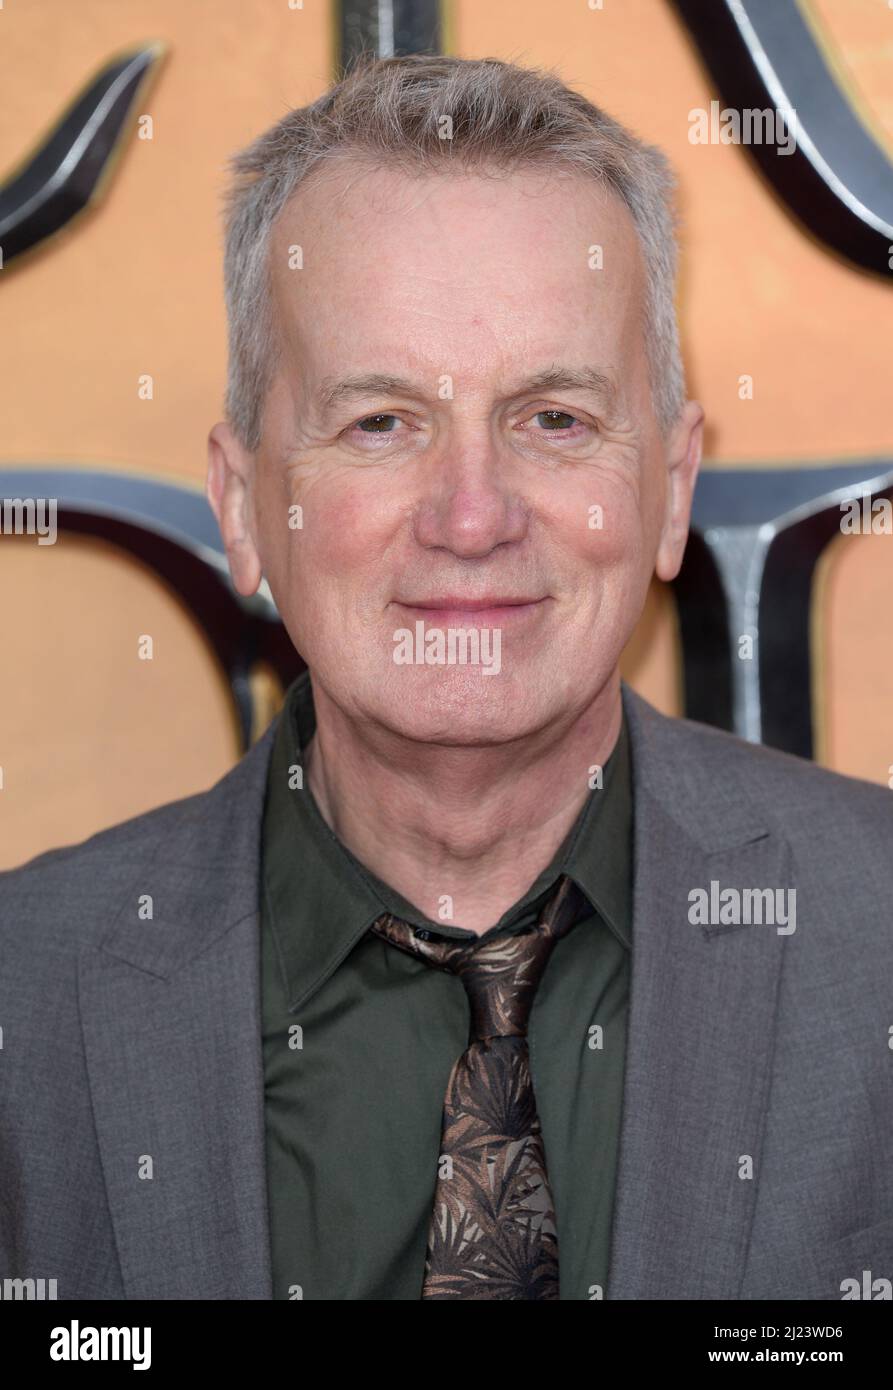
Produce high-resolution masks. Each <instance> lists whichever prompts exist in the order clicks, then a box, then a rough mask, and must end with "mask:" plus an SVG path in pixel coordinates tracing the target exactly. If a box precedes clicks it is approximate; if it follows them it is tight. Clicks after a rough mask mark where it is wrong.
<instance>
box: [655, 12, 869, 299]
mask: <svg viewBox="0 0 893 1390" xmlns="http://www.w3.org/2000/svg"><path fill="white" fill-rule="evenodd" d="M673 3H674V4H675V7H676V9H677V10H678V11H679V14H680V15H681V16H682V18H683V20H684V21H685V24H686V25H687V27H688V29H689V31H690V32H691V34H692V37H693V38H694V40H695V43H696V44H697V46H698V48H699V49H700V51H701V55H702V57H703V58H704V61H705V62H706V64H707V67H708V69H709V71H710V73H711V75H712V77H713V79H714V81H715V82H716V85H717V87H718V89H719V91H720V92H721V94H722V97H723V101H724V103H725V104H726V105H727V106H728V107H729V108H731V109H733V110H736V111H744V110H748V109H750V110H765V109H767V108H769V109H770V110H773V111H785V110H791V109H793V110H794V111H795V112H796V124H795V127H794V129H795V133H796V148H795V149H794V151H793V153H791V154H784V155H780V154H778V152H777V146H775V145H772V144H751V145H749V146H748V149H749V151H750V154H751V156H752V157H753V158H754V159H755V160H756V162H757V164H758V165H759V167H760V169H761V170H762V172H763V174H764V175H765V176H766V178H767V179H768V180H769V182H770V183H771V184H772V186H773V188H774V189H775V191H776V193H778V195H779V196H780V197H781V198H782V200H783V201H784V202H785V203H786V204H787V206H788V208H789V209H790V210H791V211H792V212H793V213H794V214H795V215H796V216H797V217H798V218H799V220H800V221H801V222H802V223H803V225H804V226H805V227H806V228H808V230H809V231H811V232H812V233H813V234H814V235H815V236H817V237H819V238H820V239H821V240H822V241H823V242H825V244H826V245H827V246H830V247H831V248H833V250H835V251H838V252H840V254H841V255H843V256H846V258H847V259H848V260H850V261H852V262H853V263H854V264H856V265H858V266H861V267H863V269H865V270H871V271H874V272H876V273H878V274H881V275H884V276H886V277H888V278H889V276H890V274H891V267H890V255H891V251H890V248H891V245H893V164H891V162H890V158H889V156H888V155H887V153H886V152H885V150H884V149H883V148H882V147H881V145H879V144H878V142H877V141H876V140H875V139H874V138H873V137H872V135H871V134H870V133H869V131H868V130H867V128H866V127H865V125H864V124H863V123H862V121H861V120H860V119H859V117H858V116H857V114H856V112H855V110H854V109H853V107H852V105H851V104H850V102H849V101H848V100H847V98H846V95H845V94H844V93H843V92H842V91H841V90H840V87H839V86H838V84H837V82H836V80H835V78H834V75H833V74H832V72H831V70H830V68H829V67H828V64H827V63H826V62H825V59H824V57H823V56H822V53H821V51H820V49H819V46H818V45H817V43H816V41H815V38H814V37H813V34H812V31H811V30H810V28H809V26H808V25H807V23H806V21H805V20H804V18H803V15H802V13H801V11H800V9H799V7H798V5H797V4H796V3H795V0H673Z"/></svg>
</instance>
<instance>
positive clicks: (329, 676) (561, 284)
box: [224, 165, 700, 744]
mask: <svg viewBox="0 0 893 1390" xmlns="http://www.w3.org/2000/svg"><path fill="white" fill-rule="evenodd" d="M295 246H299V247H300V248H301V256H302V260H303V268H301V269H297V268H291V266H290V259H291V262H292V264H294V262H295V261H296V259H297V257H296V256H295V255H294V253H293V252H291V255H290V248H294V247H295ZM594 248H601V249H600V252H598V251H596V250H594ZM599 265H600V266H601V267H603V268H598V267H599ZM271 268H272V269H271V273H272V286H273V293H274V297H275V305H276V313H277V318H278V324H279V332H280V335H281V342H282V355H281V360H280V365H279V370H278V373H277V376H276V379H275V382H274V384H273V386H272V388H271V390H270V393H269V395H268V398H267V402H266V407H265V414H264V433H263V439H262V443H261V446H260V448H259V450H258V453H257V455H256V457H255V458H254V459H251V460H250V462H247V463H246V461H245V460H243V461H242V464H241V465H240V471H242V473H243V477H244V480H245V491H244V499H245V500H244V514H245V527H246V530H247V549H248V551H250V552H252V553H255V554H256V557H257V564H258V565H260V566H262V568H263V572H264V574H265V575H266V578H267V580H268V582H269V584H270V588H271V590H272V592H273V595H274V597H275V600H276V603H277V605H278V607H279V611H280V613H281V616H282V619H283V621H284V623H285V626H286V628H287V630H288V632H289V635H290V636H291V639H292V641H293V642H294V644H295V646H296V647H297V649H298V650H299V651H300V653H301V655H302V656H303V657H304V659H305V660H306V662H307V664H308V665H309V667H310V668H311V671H312V672H313V674H314V678H315V680H316V681H317V682H319V683H321V685H322V687H323V688H324V690H325V691H326V692H327V693H328V695H329V696H330V697H331V698H332V699H333V700H334V701H335V703H336V704H337V705H338V706H339V707H340V708H341V709H342V710H343V711H344V712H345V713H346V714H347V715H348V716H349V717H350V718H351V719H362V720H371V721H372V722H373V724H376V725H378V726H382V725H384V726H386V727H388V728H390V729H392V730H393V731H395V732H398V733H400V734H402V735H404V736H406V737H409V738H412V739H419V740H423V741H425V742H437V743H444V744H450V743H453V744H474V743H484V744H486V743H494V742H503V741H508V740H511V739H515V738H518V737H522V736H524V735H530V734H533V733H534V732H536V731H538V730H540V729H544V728H546V727H548V726H550V725H556V724H558V725H559V726H560V725H562V724H564V723H565V722H566V721H567V720H568V719H571V718H575V717H576V716H578V715H579V714H581V713H582V712H583V711H584V710H585V709H586V708H587V706H589V705H591V704H592V702H593V701H594V700H595V699H596V697H597V696H598V695H599V693H600V692H602V691H603V690H605V689H606V688H608V683H609V682H610V681H611V680H612V679H613V678H616V667H617V663H618V658H619V656H620V653H621V651H622V649H623V647H624V645H625V644H626V642H627V640H628V638H629V636H630V634H631V632H632V630H633V627H634V626H635V623H636V621H637V619H638V617H639V615H640V613H641V610H642V606H643V603H644V600H645V595H646V591H647V588H648V584H649V581H650V579H651V576H652V573H653V572H654V569H655V565H657V568H658V573H659V574H661V577H662V578H667V579H668V578H671V577H672V576H673V574H675V572H676V569H677V568H678V564H679V561H680V559H681V554H682V547H683V544H684V536H685V530H686V527H687V521H688V506H689V502H690V491H691V484H692V482H693V477H694V471H695V468H696V466H697V457H696V456H694V455H696V453H697V450H696V449H695V448H694V439H695V436H699V432H700V431H699V419H695V416H694V415H693V414H692V413H690V412H689V413H688V414H687V416H686V417H685V419H684V420H683V421H682V423H681V424H680V426H679V428H678V429H677V431H676V432H675V433H674V435H673V436H672V437H671V440H670V441H669V442H667V441H665V442H663V443H662V441H661V438H660V435H659V432H658V428H657V423H656V420H655V417H654V411H653V408H652V404H651V393H650V387H649V379H648V368H647V360H646V355H645V343H644V338H643V333H642V328H641V321H642V305H643V295H644V286H645V279H644V269H643V265H642V259H641V253H640V251H639V246H638V240H637V237H636V234H635V231H634V228H633V224H632V221H631V219H630V216H629V214H628V212H627V211H626V209H625V208H624V207H623V205H622V204H621V203H620V202H619V201H618V200H617V199H616V198H614V197H613V196H612V195H610V194H606V193H603V192H602V191H601V190H600V189H599V188H598V187H597V186H596V185H594V184H593V183H591V182H590V181H588V180H585V179H583V178H581V177H579V176H577V175H569V174H567V173H561V174H558V173H556V172H551V173H550V172H546V171H543V172H538V171H531V170H527V171H524V172H519V173H513V174H511V175H506V174H504V173H503V174H500V175H498V176H497V177H492V176H487V177H483V176H480V175H470V174H463V175H450V176H448V177H439V176H438V177H408V176H405V175H403V174H398V173H395V172H391V171H388V170H382V169H380V168H379V169H375V170H370V169H369V168H368V167H365V166H360V165H355V166H349V167H347V168H341V169H339V170H338V171H337V172H336V173H334V174H333V173H330V174H329V175H328V176H327V177H326V179H325V180H317V179H313V180H311V181H310V182H309V183H307V184H305V185H304V187H303V188H302V189H301V192H300V196H299V198H298V199H297V200H296V201H295V202H293V203H292V204H290V205H289V206H288V207H287V208H286V210H285V212H284V213H283V215H282V216H281V218H280V220H279V222H278V224H277V228H276V231H275V233H274V238H273V242H272V247H271ZM547 373H548V374H551V376H552V380H551V381H550V382H541V383H540V384H532V383H534V381H535V379H536V378H543V377H544V376H545V375H546V374H547ZM375 378H389V379H390V378H393V379H398V380H395V381H393V382H388V381H385V380H381V381H378V382H376V380H375ZM564 378H568V380H567V381H564ZM364 379H365V380H364ZM399 383H402V384H399ZM697 414H698V417H699V414H700V412H699V408H697ZM674 480H675V481H674ZM294 508H300V512H298V511H296V510H290V509H294ZM290 518H291V523H292V524H291V525H290V524H289V520H290ZM298 520H300V523H301V524H300V526H297V525H295V523H296V522H297V521H298ZM224 530H225V528H224ZM242 554H243V560H242V561H241V562H240V566H239V568H240V573H241V575H242V579H241V581H240V579H239V578H237V583H239V587H241V588H243V589H245V590H251V588H252V587H253V584H254V583H256V582H257V575H256V574H253V573H252V569H251V565H250V564H249V565H248V566H247V568H246V566H245V563H244V554H245V551H244V550H243V552H242ZM246 574H247V575H248V576H249V578H248V579H247V582H246V580H245V577H244V576H245V575H246ZM419 624H421V625H422V626H421V634H420V633H419V627H418V625H419ZM451 631H452V632H454V633H456V632H459V631H461V632H462V633H464V634H466V636H465V637H455V638H454V639H453V645H452V647H451V645H450V632H451ZM438 633H439V634H442V644H443V645H442V646H440V645H439V642H440V640H441V639H439V638H438V636H437V634H438ZM469 634H471V635H469ZM476 641H477V642H478V643H479V646H478V648H477V656H478V660H477V664H475V660H474V658H475V642H476ZM462 652H464V654H465V656H466V658H468V659H467V660H466V662H465V663H463V662H462V661H461V655H460V654H461V653H462ZM438 655H441V656H443V657H444V658H446V660H445V662H444V663H443V664H441V663H440V662H439V661H437V660H435V661H433V662H431V661H430V658H431V657H434V658H437V656H438ZM451 655H452V657H453V662H452V664H451V663H450V659H449V658H450V656H451ZM419 658H421V660H420V659H419ZM429 663H430V664H429Z"/></svg>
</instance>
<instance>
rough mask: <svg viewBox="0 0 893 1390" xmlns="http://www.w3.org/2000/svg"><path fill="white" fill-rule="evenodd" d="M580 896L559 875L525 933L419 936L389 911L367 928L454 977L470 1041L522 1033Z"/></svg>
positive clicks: (514, 1035)
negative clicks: (461, 989)
mask: <svg viewBox="0 0 893 1390" xmlns="http://www.w3.org/2000/svg"><path fill="white" fill-rule="evenodd" d="M580 900H581V899H580V892H579V889H578V888H577V887H576V885H575V884H574V883H573V882H572V880H571V879H569V878H567V877H566V876H563V877H562V878H561V879H560V880H559V883H558V887H557V889H556V891H555V892H554V893H553V894H552V896H551V897H550V898H549V900H548V901H547V903H546V905H545V907H544V908H543V910H542V912H541V913H540V916H539V920H538V921H537V924H536V926H535V927H532V928H531V929H530V930H529V931H526V932H510V931H503V932H497V933H496V934H495V935H494V936H491V937H488V938H487V939H486V940H477V941H448V940H446V939H443V938H441V939H439V940H434V939H432V938H431V937H430V936H427V937H425V936H422V937H420V936H417V935H416V932H415V930H414V928H413V927H411V926H410V924H409V923H408V922H404V921H403V920H402V919H401V918H399V917H394V916H393V915H392V914H391V913H384V914H383V916H381V917H379V918H377V919H376V921H375V922H373V924H372V927H371V928H370V930H372V931H373V932H375V933H376V935H378V936H381V937H383V938H384V939H385V940H386V941H389V942H390V943H391V944H392V945H394V946H397V947H399V948H400V949H401V950H404V951H408V952H409V953H410V954H411V955H414V956H418V957H420V958H421V959H422V960H425V961H427V962H428V963H429V964H430V965H434V966H436V967H437V968H439V969H441V970H448V971H450V973H451V974H454V975H458V977H459V979H460V980H461V981H462V983H463V985H464V986H465V990H466V993H467V995H468V1002H469V1005H470V1008H471V1022H470V1032H469V1041H471V1042H481V1041H483V1039H484V1038H500V1037H524V1036H526V1033H527V1025H528V1022H529V1019H530V1011H531V1009H532V1008H533V999H534V995H535V994H536V991H537V987H538V985H539V982H540V980H541V978H542V974H543V971H544V970H545V968H546V962H547V961H548V959H549V956H550V955H551V954H552V949H553V947H554V946H555V943H556V941H557V940H558V938H559V937H560V936H563V935H564V934H565V932H567V931H569V930H570V928H571V927H572V926H573V924H574V922H575V921H576V920H577V917H578V915H579V908H580Z"/></svg>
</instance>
